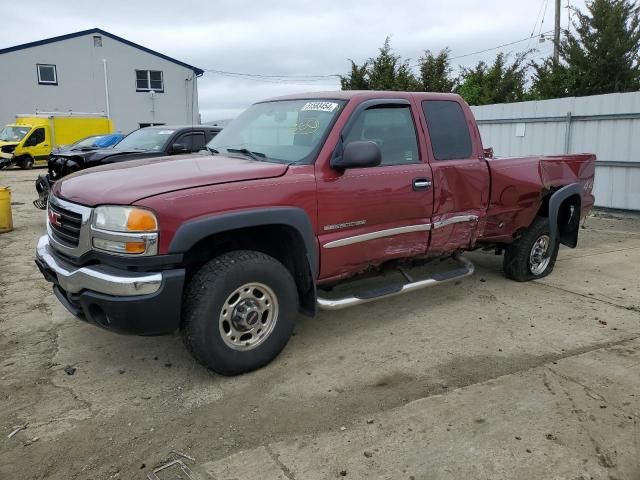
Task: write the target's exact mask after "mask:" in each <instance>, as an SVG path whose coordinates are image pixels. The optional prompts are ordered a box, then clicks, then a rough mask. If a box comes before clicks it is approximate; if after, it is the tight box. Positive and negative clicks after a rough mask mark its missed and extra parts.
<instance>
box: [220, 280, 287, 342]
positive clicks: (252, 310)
mask: <svg viewBox="0 0 640 480" xmlns="http://www.w3.org/2000/svg"><path fill="white" fill-rule="evenodd" d="M277 321H278V300H277V298H276V296H275V294H274V293H273V290H271V289H270V288H269V287H267V286H266V285H264V284H262V283H247V284H245V285H242V286H241V287H238V288H236V289H235V290H234V291H233V293H231V295H229V296H228V297H227V299H226V300H225V302H224V304H223V305H222V311H221V312H220V320H219V322H218V324H219V328H220V335H221V336H222V340H224V343H225V344H227V346H228V347H230V348H232V349H234V350H241V351H246V350H251V349H253V348H256V347H257V346H258V345H260V344H262V343H263V342H264V341H265V340H266V339H267V338H268V337H269V335H271V332H273V329H274V327H275V325H276V322H277Z"/></svg>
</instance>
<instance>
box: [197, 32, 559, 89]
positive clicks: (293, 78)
mask: <svg viewBox="0 0 640 480" xmlns="http://www.w3.org/2000/svg"><path fill="white" fill-rule="evenodd" d="M536 23H537V22H536ZM534 29H535V26H534ZM551 32H553V30H548V31H546V32H540V33H539V34H538V35H537V36H538V37H543V36H544V35H546V34H547V33H551ZM531 38H532V37H531V36H529V37H525V38H521V39H520V40H515V41H513V42H508V43H503V44H501V45H497V46H495V47H490V48H485V49H483V50H477V51H475V52H470V53H465V54H463V55H457V56H455V57H451V58H450V59H449V60H458V59H460V58H467V57H471V56H474V55H480V54H481V53H486V52H491V51H493V50H498V49H500V48H504V47H509V46H511V45H517V44H518V43H522V42H526V41H530V40H531ZM411 66H412V67H418V66H420V64H419V63H417V64H413V65H411ZM204 71H205V72H207V73H213V74H215V75H221V76H226V77H231V78H238V79H242V80H252V81H258V82H266V83H280V84H298V85H310V84H314V83H318V82H327V81H331V80H337V79H338V78H340V77H341V76H342V75H340V74H337V73H331V74H318V75H307V74H297V75H284V74H283V75H274V74H264V73H246V72H232V71H228V70H219V69H215V68H207V69H205V70H204Z"/></svg>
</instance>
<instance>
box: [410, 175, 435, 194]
mask: <svg viewBox="0 0 640 480" xmlns="http://www.w3.org/2000/svg"><path fill="white" fill-rule="evenodd" d="M430 188H431V180H429V179H428V178H414V179H413V190H414V191H415V192H424V191H426V190H429V189H430Z"/></svg>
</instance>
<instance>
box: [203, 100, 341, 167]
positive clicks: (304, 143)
mask: <svg viewBox="0 0 640 480" xmlns="http://www.w3.org/2000/svg"><path fill="white" fill-rule="evenodd" d="M343 105H344V101H340V100H286V101H274V102H265V103H257V104H255V105H252V106H251V107H249V108H248V109H247V110H246V111H244V112H243V113H242V114H241V115H240V116H239V117H238V118H236V119H235V120H234V121H232V122H231V123H230V124H229V125H228V126H227V127H225V128H224V130H222V131H221V132H220V133H219V134H218V135H217V136H216V137H215V138H214V139H213V140H211V141H210V142H209V143H208V144H207V148H209V150H211V151H217V152H219V153H225V154H232V155H236V154H242V155H244V156H247V157H251V158H254V159H260V160H267V161H273V162H281V163H311V162H312V161H313V160H314V157H315V154H316V153H317V150H318V149H319V148H320V146H321V145H322V142H323V141H324V138H325V136H326V135H327V133H328V131H329V126H330V125H331V124H332V122H333V121H334V120H335V118H337V116H338V113H339V112H340V110H341V108H342V106H343ZM214 153H215V152H214Z"/></svg>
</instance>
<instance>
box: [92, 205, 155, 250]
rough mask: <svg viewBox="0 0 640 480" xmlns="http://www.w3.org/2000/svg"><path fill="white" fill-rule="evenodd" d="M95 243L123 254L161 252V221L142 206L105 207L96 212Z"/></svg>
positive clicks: (93, 236) (93, 244) (94, 224)
mask: <svg viewBox="0 0 640 480" xmlns="http://www.w3.org/2000/svg"><path fill="white" fill-rule="evenodd" d="M91 231H92V241H91V243H92V246H93V248H95V249H96V250H103V251H106V252H110V253H117V254H121V255H155V254H156V253H158V220H157V219H156V216H155V215H154V214H153V212H151V211H149V210H146V209H143V208H138V207H119V206H103V207H98V208H96V209H95V212H94V214H93V224H92V227H91Z"/></svg>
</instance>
